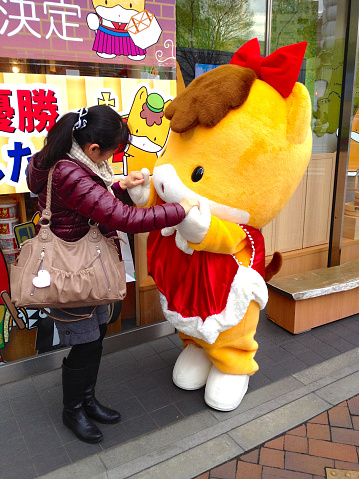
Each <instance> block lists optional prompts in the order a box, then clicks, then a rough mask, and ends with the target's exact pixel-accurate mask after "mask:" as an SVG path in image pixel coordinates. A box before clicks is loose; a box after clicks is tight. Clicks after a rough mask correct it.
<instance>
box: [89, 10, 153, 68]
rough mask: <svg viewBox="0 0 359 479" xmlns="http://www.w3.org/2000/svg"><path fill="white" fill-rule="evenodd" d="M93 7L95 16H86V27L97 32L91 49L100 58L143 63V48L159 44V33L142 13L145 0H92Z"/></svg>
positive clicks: (145, 11)
mask: <svg viewBox="0 0 359 479" xmlns="http://www.w3.org/2000/svg"><path fill="white" fill-rule="evenodd" d="M92 4H93V7H94V9H95V12H96V13H89V14H88V15H87V25H88V27H89V29H90V30H95V31H96V37H95V42H94V44H93V48H92V49H93V50H94V51H95V52H96V53H97V55H98V56H99V57H101V58H106V59H110V58H115V57H116V56H119V55H123V56H126V57H127V58H129V59H130V60H135V61H139V60H143V59H144V58H145V57H146V49H147V48H148V47H150V46H151V45H154V44H155V43H157V42H158V39H159V37H160V36H161V33H162V30H161V27H160V26H159V24H158V22H157V20H156V18H155V17H154V15H153V14H152V13H150V12H148V11H147V10H145V0H131V1H129V0H92Z"/></svg>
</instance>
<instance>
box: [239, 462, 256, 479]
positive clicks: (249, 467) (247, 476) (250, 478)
mask: <svg viewBox="0 0 359 479" xmlns="http://www.w3.org/2000/svg"><path fill="white" fill-rule="evenodd" d="M261 477H262V466H261V465H259V464H250V463H249V462H241V461H239V462H238V465H237V475H236V479H261Z"/></svg>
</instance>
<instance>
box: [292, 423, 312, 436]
mask: <svg viewBox="0 0 359 479" xmlns="http://www.w3.org/2000/svg"><path fill="white" fill-rule="evenodd" d="M288 434H292V435H293V436H306V434H307V428H306V425H305V424H301V425H300V426H298V427H296V428H294V429H291V430H290V431H288Z"/></svg>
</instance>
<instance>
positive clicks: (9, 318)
mask: <svg viewBox="0 0 359 479" xmlns="http://www.w3.org/2000/svg"><path fill="white" fill-rule="evenodd" d="M9 291H10V277H9V271H8V268H7V264H6V261H5V257H4V254H3V252H2V251H1V249H0V351H1V349H3V348H4V347H5V346H6V344H7V343H8V342H9V338H10V331H11V329H12V327H13V322H15V324H16V326H17V327H18V328H19V329H24V328H25V327H26V314H25V311H24V310H23V309H17V308H15V306H14V305H13V304H12V302H11V300H10V294H9ZM3 362H4V360H3V357H2V355H1V353H0V364H2V363H3Z"/></svg>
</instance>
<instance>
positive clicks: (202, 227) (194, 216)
mask: <svg viewBox="0 0 359 479" xmlns="http://www.w3.org/2000/svg"><path fill="white" fill-rule="evenodd" d="M210 224H211V212H210V209H209V205H208V201H206V200H205V198H201V200H200V207H199V209H198V208H196V207H195V208H192V209H191V210H190V212H189V213H188V214H187V216H186V217H185V218H184V220H183V221H182V222H181V223H180V224H179V225H178V226H176V228H177V230H178V231H179V233H180V235H181V236H182V237H183V238H184V239H185V240H187V241H190V242H191V243H202V241H203V240H204V238H205V237H206V234H207V233H208V229H209V225H210Z"/></svg>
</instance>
